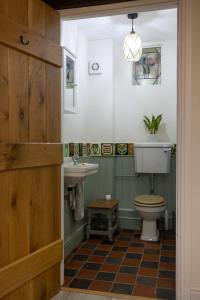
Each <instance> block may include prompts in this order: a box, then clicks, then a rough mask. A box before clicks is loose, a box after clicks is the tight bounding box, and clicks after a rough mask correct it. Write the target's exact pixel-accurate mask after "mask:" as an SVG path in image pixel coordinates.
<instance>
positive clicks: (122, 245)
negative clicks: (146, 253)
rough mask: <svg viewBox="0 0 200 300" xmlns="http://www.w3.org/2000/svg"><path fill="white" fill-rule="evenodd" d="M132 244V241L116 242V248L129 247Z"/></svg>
mask: <svg viewBox="0 0 200 300" xmlns="http://www.w3.org/2000/svg"><path fill="white" fill-rule="evenodd" d="M129 244H130V240H129V241H116V242H115V246H120V247H128V246H129Z"/></svg>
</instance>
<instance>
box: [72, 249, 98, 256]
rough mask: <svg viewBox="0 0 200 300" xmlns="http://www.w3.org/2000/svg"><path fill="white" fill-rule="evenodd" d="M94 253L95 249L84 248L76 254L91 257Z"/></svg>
mask: <svg viewBox="0 0 200 300" xmlns="http://www.w3.org/2000/svg"><path fill="white" fill-rule="evenodd" d="M93 251H94V249H87V248H82V249H79V250H78V251H77V252H76V254H81V255H82V254H84V255H90V254H91V253H92V252H93Z"/></svg>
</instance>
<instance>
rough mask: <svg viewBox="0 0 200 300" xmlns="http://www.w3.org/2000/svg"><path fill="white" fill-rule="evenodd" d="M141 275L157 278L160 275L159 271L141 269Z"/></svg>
mask: <svg viewBox="0 0 200 300" xmlns="http://www.w3.org/2000/svg"><path fill="white" fill-rule="evenodd" d="M139 275H144V276H151V277H156V276H157V275H158V269H151V268H141V269H140V270H139Z"/></svg>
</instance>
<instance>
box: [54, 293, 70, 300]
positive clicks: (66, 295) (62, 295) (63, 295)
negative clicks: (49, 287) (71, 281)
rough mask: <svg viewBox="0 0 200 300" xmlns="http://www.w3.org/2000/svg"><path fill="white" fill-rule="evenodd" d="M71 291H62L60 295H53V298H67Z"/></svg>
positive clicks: (57, 299) (61, 299)
mask: <svg viewBox="0 0 200 300" xmlns="http://www.w3.org/2000/svg"><path fill="white" fill-rule="evenodd" d="M68 295H69V293H68V292H60V293H59V294H58V295H56V296H55V297H53V298H52V299H51V300H67V299H68V298H67V297H68Z"/></svg>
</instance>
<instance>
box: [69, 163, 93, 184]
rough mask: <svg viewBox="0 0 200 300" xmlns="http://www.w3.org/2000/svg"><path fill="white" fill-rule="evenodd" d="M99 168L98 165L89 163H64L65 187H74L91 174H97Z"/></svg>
mask: <svg viewBox="0 0 200 300" xmlns="http://www.w3.org/2000/svg"><path fill="white" fill-rule="evenodd" d="M98 168H99V165H98V164H89V163H78V164H76V165H74V164H73V163H70V164H69V163H66V162H65V163H64V181H65V184H66V185H67V186H69V187H70V186H71V187H73V186H75V185H76V184H77V183H79V182H83V181H84V179H85V178H86V177H87V176H89V175H92V174H95V173H97V171H98Z"/></svg>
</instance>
